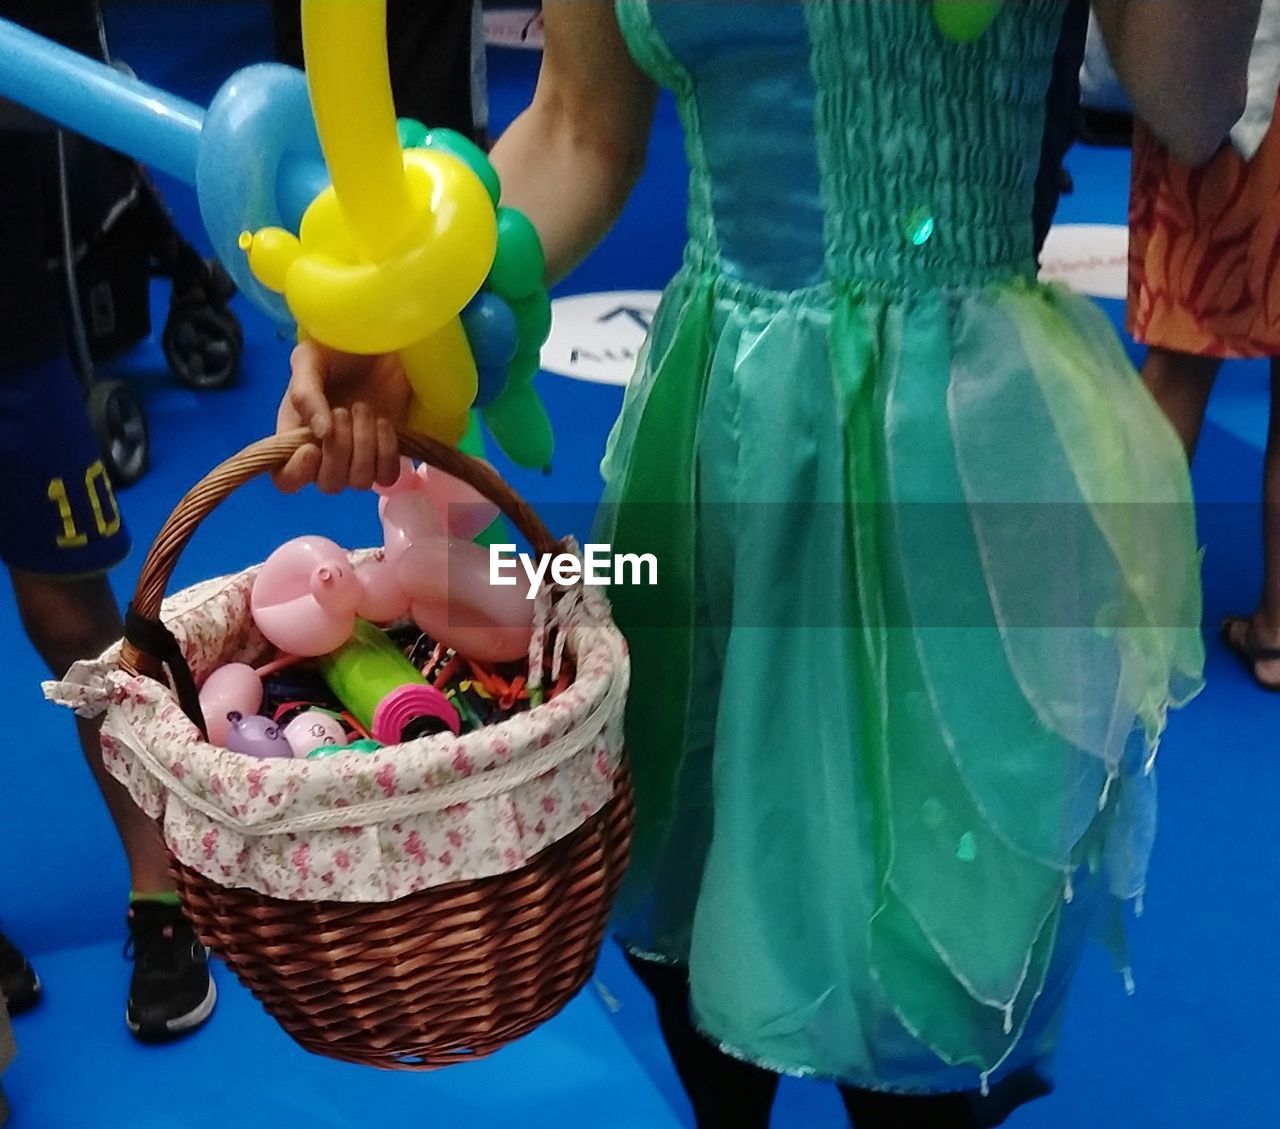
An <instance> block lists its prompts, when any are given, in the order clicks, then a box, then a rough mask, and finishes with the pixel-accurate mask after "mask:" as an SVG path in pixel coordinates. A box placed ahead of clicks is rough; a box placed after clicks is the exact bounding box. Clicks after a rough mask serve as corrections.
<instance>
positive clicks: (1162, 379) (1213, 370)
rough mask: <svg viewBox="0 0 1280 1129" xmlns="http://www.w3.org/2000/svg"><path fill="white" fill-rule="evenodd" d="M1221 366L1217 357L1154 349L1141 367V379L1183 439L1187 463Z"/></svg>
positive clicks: (1194, 446)
mask: <svg viewBox="0 0 1280 1129" xmlns="http://www.w3.org/2000/svg"><path fill="white" fill-rule="evenodd" d="M1221 367H1222V361H1221V360H1220V359H1218V358H1217V357H1197V356H1193V355H1191V354H1189V353H1175V352H1173V351H1172V350H1170V349H1160V348H1153V349H1152V350H1151V351H1150V352H1149V353H1148V354H1147V360H1146V363H1145V364H1144V365H1143V366H1142V379H1143V380H1144V381H1145V382H1146V385H1147V387H1148V388H1149V389H1150V390H1151V395H1152V396H1154V397H1155V400H1156V403H1157V404H1159V405H1160V407H1161V408H1162V409H1163V410H1164V414H1165V415H1166V416H1168V417H1169V422H1170V423H1171V424H1173V427H1174V430H1175V431H1177V433H1178V436H1179V437H1180V438H1181V439H1182V445H1183V447H1185V448H1186V451H1187V459H1188V460H1190V459H1191V457H1192V456H1193V455H1194V454H1195V451H1196V444H1197V443H1199V441H1200V429H1201V427H1202V426H1203V425H1204V413H1205V409H1206V408H1207V407H1208V405H1209V393H1210V392H1212V391H1213V382H1214V380H1215V379H1217V376H1218V369H1220V368H1221Z"/></svg>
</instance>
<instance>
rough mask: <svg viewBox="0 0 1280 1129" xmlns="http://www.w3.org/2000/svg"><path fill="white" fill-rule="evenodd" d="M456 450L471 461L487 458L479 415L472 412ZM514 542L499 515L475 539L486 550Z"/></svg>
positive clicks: (505, 521)
mask: <svg viewBox="0 0 1280 1129" xmlns="http://www.w3.org/2000/svg"><path fill="white" fill-rule="evenodd" d="M458 450H459V451H461V452H462V453H463V454H464V455H470V456H471V457H472V458H473V459H483V458H486V457H487V454H488V453H487V452H486V451H485V446H484V430H483V429H482V428H481V426H480V413H479V412H478V411H472V413H471V423H470V426H468V428H467V433H466V435H464V436H463V437H462V441H461V442H460V443H459V444H458ZM513 540H514V538H512V536H511V530H510V528H509V527H508V526H507V519H506V518H505V517H503V515H502V514H499V515H498V516H497V517H495V518H494V519H493V521H492V522H491V523H490V525H489V526H488V527H487V528H486V529H485V530H484V532H482V533H481V534H480V536H478V537H477V538H476V544H477V545H483V546H484V547H485V548H486V549H487V548H488V547H489V546H490V545H510V544H511V542H512V541H513Z"/></svg>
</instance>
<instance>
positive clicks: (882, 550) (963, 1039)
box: [601, 270, 1203, 1091]
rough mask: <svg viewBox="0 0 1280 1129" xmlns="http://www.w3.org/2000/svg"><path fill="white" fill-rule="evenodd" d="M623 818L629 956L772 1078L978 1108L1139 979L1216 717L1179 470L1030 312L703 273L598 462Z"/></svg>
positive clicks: (1047, 296) (1067, 334)
mask: <svg viewBox="0 0 1280 1129" xmlns="http://www.w3.org/2000/svg"><path fill="white" fill-rule="evenodd" d="M605 474H606V480H607V483H608V489H607V494H606V506H605V507H604V509H603V511H602V530H601V536H602V539H606V540H608V541H611V542H612V543H613V545H614V548H615V550H616V551H627V552H649V553H653V554H655V556H656V557H657V559H658V562H659V584H658V586H657V587H654V588H642V587H620V588H615V589H614V590H613V593H612V595H613V599H614V603H615V612H616V615H617V618H618V622H619V624H620V625H621V626H622V628H623V630H624V631H625V632H626V634H627V636H628V640H629V643H630V646H631V654H632V664H633V686H632V694H631V702H630V707H629V718H628V724H629V741H630V749H631V755H632V759H633V765H634V772H635V777H636V785H637V791H638V799H639V827H638V833H637V839H636V848H635V861H634V864H633V867H632V870H631V873H630V876H629V881H628V884H627V887H626V889H625V891H624V896H623V899H622V905H621V909H620V915H619V921H618V929H619V933H620V936H621V938H622V940H623V941H624V942H625V943H626V944H627V945H628V946H629V947H631V948H632V950H633V951H635V952H637V953H640V954H643V955H647V956H649V957H652V958H654V959H660V960H665V961H670V962H678V963H682V964H687V966H688V969H689V974H690V980H691V985H692V998H693V1008H694V1012H695V1016H696V1019H697V1021H698V1023H699V1025H700V1026H701V1028H702V1029H703V1030H704V1031H705V1032H706V1033H707V1034H708V1035H709V1036H710V1037H711V1038H713V1039H714V1040H715V1041H717V1042H718V1043H719V1044H720V1045H722V1046H723V1047H724V1048H725V1049H726V1050H728V1051H729V1052H731V1053H734V1054H738V1055H741V1056H743V1057H745V1058H748V1059H750V1060H752V1061H755V1062H758V1063H761V1064H763V1065H767V1066H769V1067H772V1068H774V1069H777V1070H780V1071H784V1072H788V1073H795V1074H812V1075H818V1076H823V1077H832V1078H836V1079H840V1080H843V1081H846V1082H848V1083H850V1084H853V1085H861V1086H870V1087H876V1088H882V1089H893V1090H902V1091H932V1090H948V1089H964V1088H970V1087H973V1086H976V1085H977V1084H978V1082H979V1080H981V1081H983V1082H985V1081H986V1080H987V1079H989V1078H992V1077H999V1076H1000V1075H1002V1074H1003V1073H1005V1072H1007V1071H1012V1070H1014V1069H1015V1068H1019V1067H1023V1066H1026V1065H1027V1064H1029V1063H1033V1062H1035V1061H1037V1060H1039V1059H1040V1058H1042V1057H1043V1056H1044V1055H1045V1054H1046V1053H1047V1052H1048V1051H1049V1050H1050V1049H1051V1047H1052V1043H1053V1039H1054V1034H1055V1028H1056V1024H1057V1021H1058V1018H1059V1015H1060V1012H1061V1006H1062V1001H1063V996H1064V992H1065V989H1066V985H1067V982H1068V980H1069V977H1070V974H1071V972H1072V970H1073V968H1074V965H1075V963H1076V959H1077V957H1078V954H1079V951H1080V947H1081V944H1082V943H1083V941H1084V939H1085V938H1086V937H1087V936H1088V935H1089V934H1090V933H1096V932H1098V931H1101V932H1102V933H1103V934H1104V935H1105V936H1106V937H1108V938H1109V939H1110V940H1111V941H1112V942H1113V943H1114V944H1115V946H1116V947H1117V951H1118V952H1120V953H1121V959H1122V960H1123V956H1122V948H1121V946H1122V937H1123V930H1122V926H1121V925H1120V914H1121V910H1122V908H1123V903H1124V901H1126V900H1128V899H1133V898H1135V897H1137V896H1139V895H1140V894H1141V892H1142V889H1143V884H1144V881H1145V873H1146V865H1147V859H1148V855H1149V852H1150V849H1151V845H1152V839H1153V835H1154V828H1155V774H1154V771H1153V768H1154V760H1155V753H1156V748H1157V744H1158V742H1159V738H1160V735H1161V732H1162V730H1163V728H1164V724H1165V719H1166V713H1167V711H1168V709H1169V708H1170V707H1171V706H1177V705H1180V704H1182V703H1183V702H1185V701H1187V700H1188V699H1189V698H1190V697H1191V696H1192V695H1193V694H1194V693H1195V692H1196V691H1197V690H1198V688H1199V685H1200V681H1199V679H1200V673H1201V666H1202V660H1203V652H1202V643H1201V637H1200V633H1199V624H1200V606H1199V578H1198V570H1199V561H1198V555H1197V547H1196V539H1195V528H1194V516H1193V512H1192V507H1191V498H1190V488H1189V483H1188V479H1187V474H1186V470H1185V464H1184V458H1183V454H1182V450H1181V448H1180V446H1179V444H1178V441H1177V439H1176V437H1175V436H1174V434H1173V432H1172V431H1171V429H1170V428H1169V426H1168V424H1167V423H1166V421H1165V419H1164V417H1163V416H1162V415H1161V414H1160V412H1159V410H1158V409H1157V407H1156V406H1155V404H1154V403H1153V402H1152V401H1151V399H1150V398H1149V396H1148V395H1147V394H1146V392H1145V390H1144V389H1143V387H1142V385H1141V383H1140V382H1139V380H1138V378H1137V376H1136V374H1135V373H1134V372H1133V370H1132V368H1131V366H1130V364H1129V363H1128V360H1127V358H1126V356H1125V354H1124V352H1123V350H1122V348H1121V347H1120V345H1119V343H1118V341H1117V340H1116V338H1115V335H1114V333H1113V331H1112V329H1111V327H1110V325H1109V323H1108V322H1107V320H1106V318H1105V316H1104V315H1103V314H1102V313H1101V312H1100V311H1099V310H1098V309H1097V308H1096V307H1095V306H1093V305H1092V304H1091V303H1089V302H1087V301H1085V300H1083V299H1080V298H1078V297H1075V296H1073V295H1071V294H1069V293H1068V292H1066V291H1064V290H1061V289H1058V288H1052V287H1040V286H1036V285H1032V284H1030V283H1013V284H1004V285H1001V286H999V287H992V288H990V289H988V290H986V291H982V292H977V293H960V294H947V293H943V292H933V293H922V294H918V295H914V296H912V295H907V296H903V295H893V296H876V295H875V294H874V293H872V292H859V291H856V290H853V289H850V290H848V291H837V290H835V289H830V288H825V287H824V288H818V289H814V290H810V291H802V292H798V293H794V294H786V295H779V294H773V293H764V292H752V291H748V290H744V289H742V288H740V287H738V286H736V285H735V284H734V283H732V282H729V281H727V280H725V279H723V278H720V277H718V276H714V275H709V274H703V273H699V272H697V271H694V270H689V271H687V272H686V273H685V274H684V275H682V276H681V277H680V278H679V279H677V281H676V283H675V284H674V285H673V286H672V288H671V289H670V291H669V292H668V294H667V296H666V299H665V301H664V303H663V306H662V308H661V310H660V313H659V316H658V318H657V321H656V324H655V326H654V330H653V333H652V335H651V340H650V342H649V345H648V349H647V353H646V356H645V358H644V360H643V362H642V365H641V369H640V372H639V374H638V376H637V379H636V380H635V382H634V383H633V384H632V386H631V387H630V389H629V391H628V396H627V400H626V405H625V408H624V411H623V414H622V417H621V419H620V421H619V423H618V425H617V427H616V429H615V432H614V435H613V437H612V439H611V442H610V447H609V451H608V454H607V457H606V463H605Z"/></svg>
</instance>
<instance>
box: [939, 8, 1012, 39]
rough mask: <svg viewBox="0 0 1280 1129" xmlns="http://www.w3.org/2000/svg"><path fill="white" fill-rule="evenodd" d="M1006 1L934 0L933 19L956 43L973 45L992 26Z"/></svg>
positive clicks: (943, 32)
mask: <svg viewBox="0 0 1280 1129" xmlns="http://www.w3.org/2000/svg"><path fill="white" fill-rule="evenodd" d="M1003 2H1004V0H933V18H934V20H935V21H937V24H938V27H939V28H941V30H942V34H943V35H945V36H946V37H947V38H948V39H950V40H953V41H954V42H956V43H972V42H973V41H974V40H975V39H977V38H979V37H980V36H981V35H982V33H983V32H985V31H986V30H987V28H989V27H990V26H991V23H992V21H993V20H994V19H995V18H996V15H997V13H998V12H999V11H1000V5H1001V4H1002V3H1003Z"/></svg>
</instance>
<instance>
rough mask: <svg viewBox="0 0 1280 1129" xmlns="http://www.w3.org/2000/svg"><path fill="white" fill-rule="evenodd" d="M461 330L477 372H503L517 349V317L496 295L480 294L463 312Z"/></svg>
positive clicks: (518, 337)
mask: <svg viewBox="0 0 1280 1129" xmlns="http://www.w3.org/2000/svg"><path fill="white" fill-rule="evenodd" d="M462 328H463V329H464V330H466V333H467V340H468V341H469V342H470V343H471V355H472V356H473V357H475V359H476V368H478V369H497V370H501V371H504V372H505V371H506V368H507V366H508V365H509V364H510V363H511V362H512V360H513V359H514V358H515V355H516V350H517V349H518V348H519V347H520V329H519V326H518V325H517V324H516V315H515V314H514V313H513V312H512V310H511V307H510V306H508V305H507V303H506V302H504V301H503V300H502V299H501V298H499V297H498V296H497V295H496V294H490V293H488V292H481V293H480V294H479V295H478V296H477V297H475V298H474V299H472V301H471V304H470V305H469V306H467V308H466V309H465V310H463V311H462Z"/></svg>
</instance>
